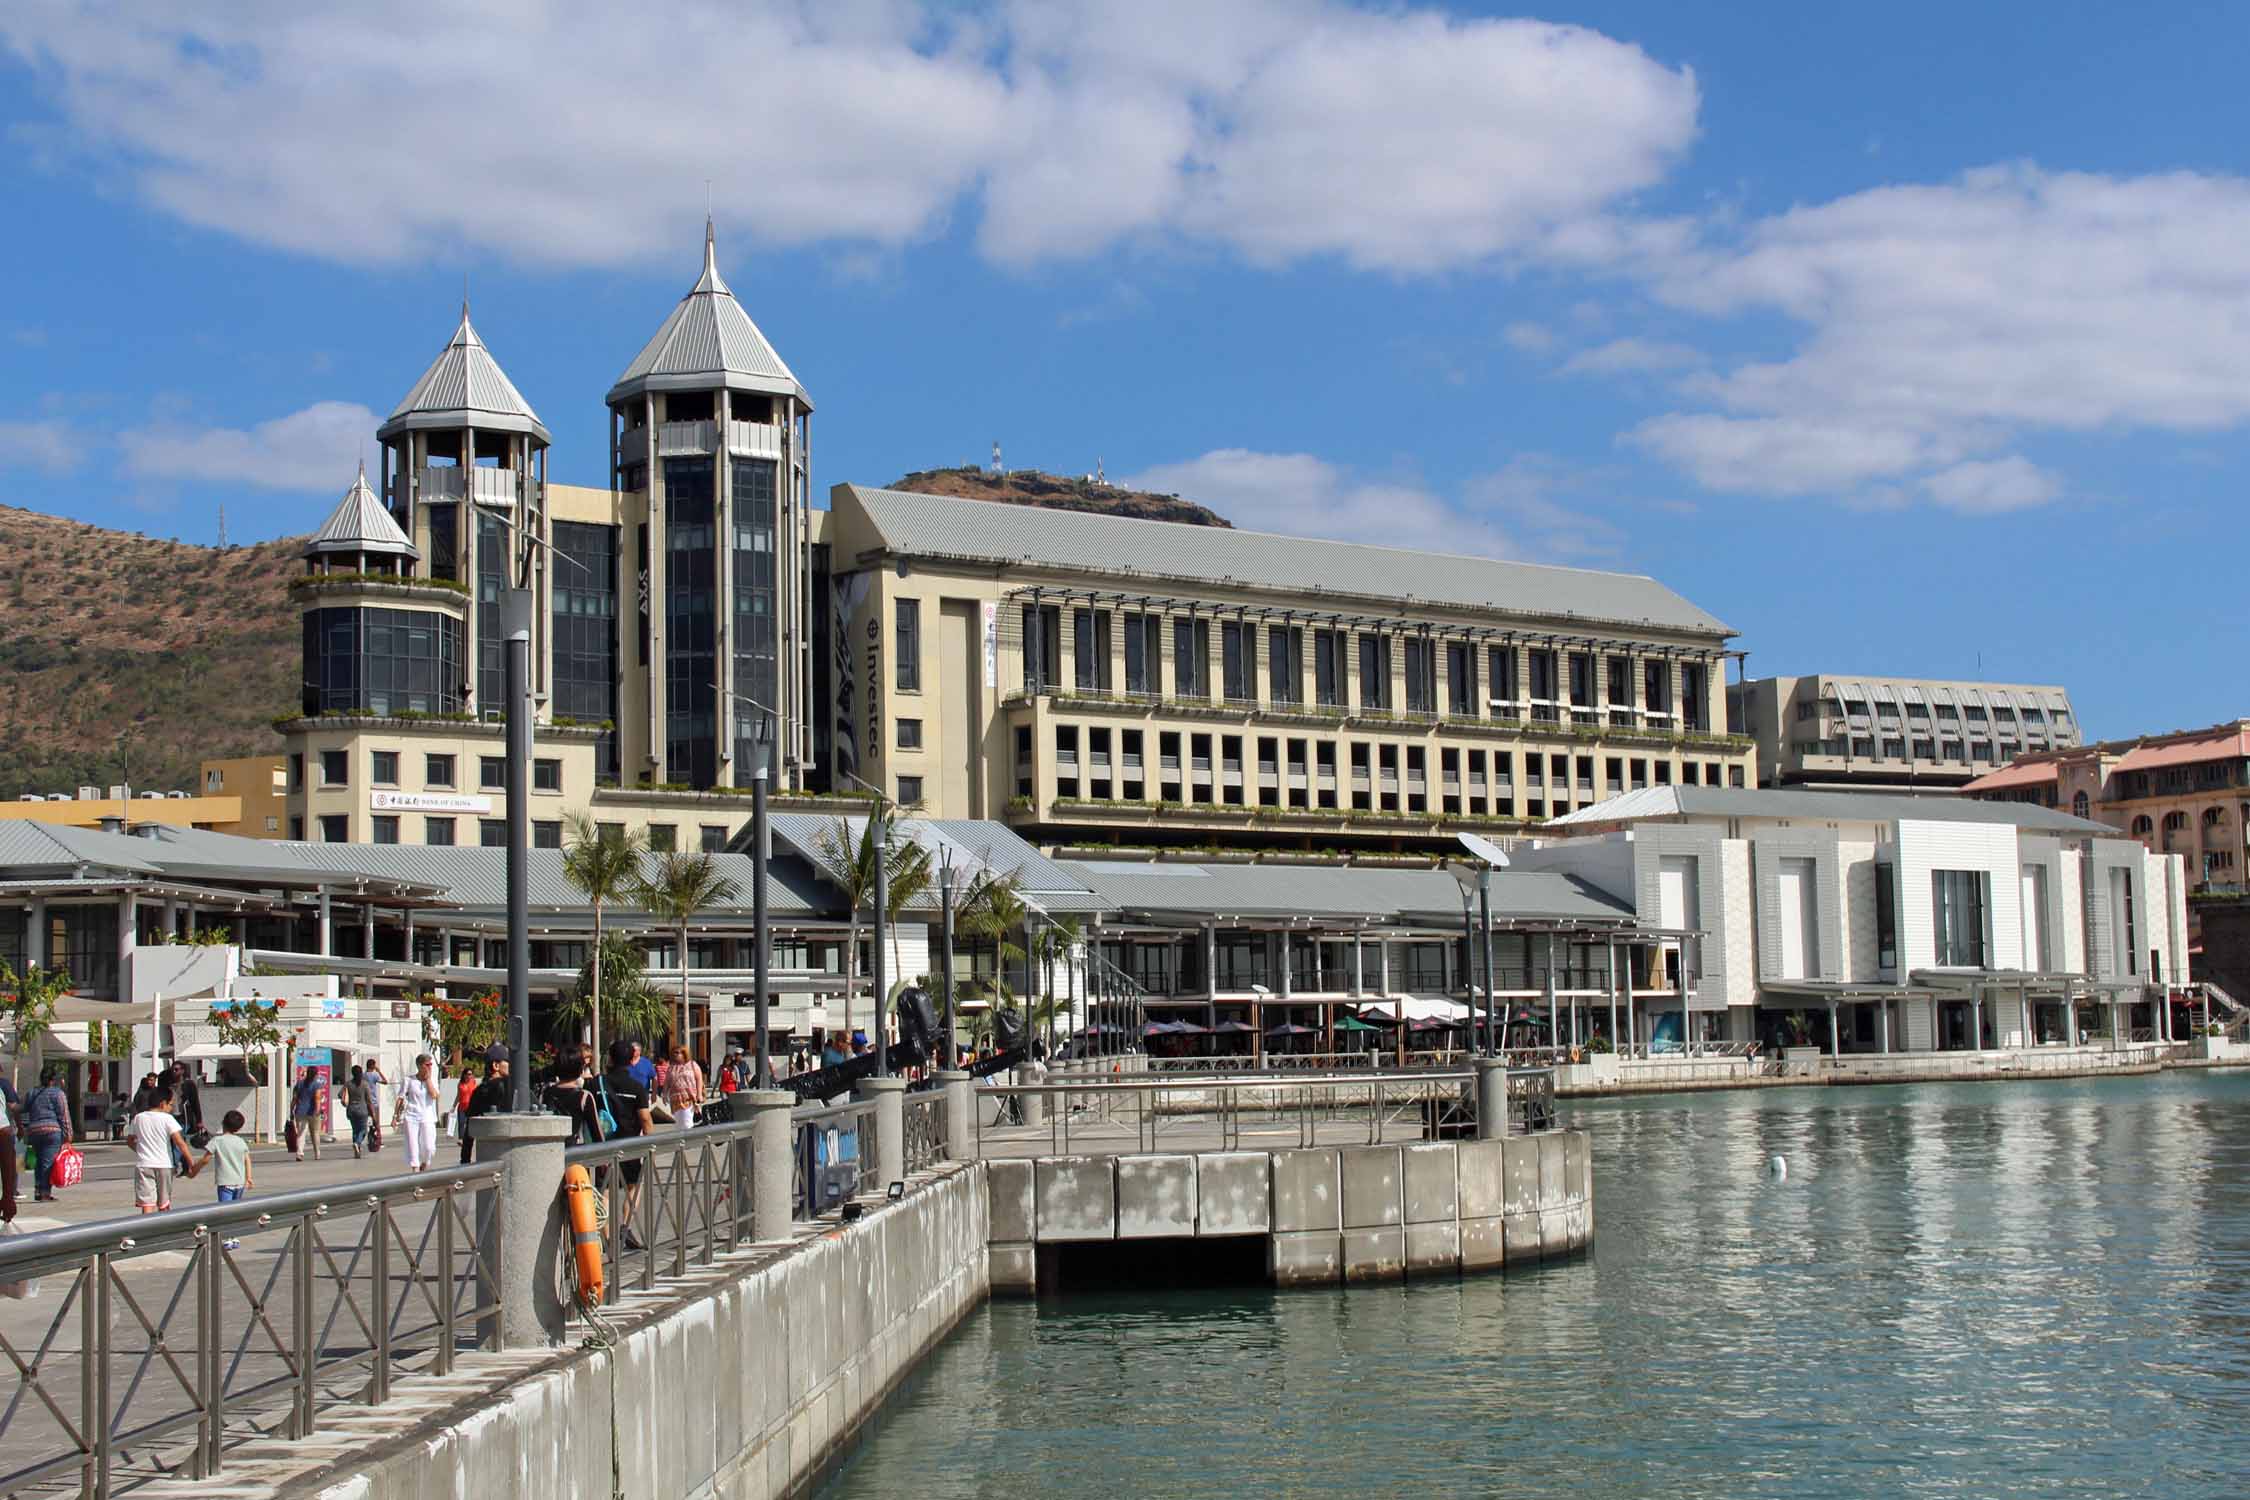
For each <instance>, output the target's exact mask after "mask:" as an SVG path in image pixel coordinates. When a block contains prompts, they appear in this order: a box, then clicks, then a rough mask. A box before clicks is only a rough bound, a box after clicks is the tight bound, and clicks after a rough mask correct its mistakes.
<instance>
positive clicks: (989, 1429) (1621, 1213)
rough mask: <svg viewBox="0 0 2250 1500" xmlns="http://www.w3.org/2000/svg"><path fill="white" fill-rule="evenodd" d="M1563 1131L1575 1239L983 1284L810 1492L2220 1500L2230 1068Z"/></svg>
mask: <svg viewBox="0 0 2250 1500" xmlns="http://www.w3.org/2000/svg"><path fill="white" fill-rule="evenodd" d="M1567 1116H1568V1122H1569V1123H1571V1124H1574V1125H1577V1126H1581V1127H1583V1128H1585V1129H1586V1130H1588V1131H1589V1132H1590V1133H1591V1135H1592V1138H1593V1141H1594V1148H1595V1192H1596V1200H1597V1212H1596V1247H1595V1250H1594V1253H1593V1254H1592V1255H1591V1256H1589V1257H1587V1258H1584V1259H1581V1260H1579V1261H1575V1262H1570V1263H1565V1264H1561V1265H1556V1266H1549V1267H1543V1268H1541V1269H1539V1270H1537V1271H1534V1272H1529V1273H1516V1274H1511V1275H1508V1276H1506V1277H1485V1278H1473V1279H1467V1280H1459V1281H1453V1280H1448V1281H1442V1282H1432V1283H1425V1284H1415V1285H1409V1286H1394V1287H1382V1288H1355V1289H1351V1290H1336V1291H1327V1290H1323V1291H1292V1292H1274V1291H1270V1290H1266V1289H1263V1288H1258V1287H1236V1288H1204V1289H1192V1290H1190V1289H1134V1290H1130V1291H1119V1292H1113V1293H1106V1294H1101V1295H1087V1296H1075V1297H1071V1298H1068V1299H1066V1300H1061V1301H1056V1302H1050V1303H1046V1304H1043V1305H1037V1306H1035V1305H1032V1304H1028V1303H996V1304H994V1305H992V1306H991V1307H990V1308H988V1309H987V1310H985V1311H982V1312H979V1313H977V1314H975V1315H974V1316H972V1317H971V1318H970V1319H969V1320H968V1322H966V1323H965V1324H964V1325H963V1327H962V1329H961V1331H960V1332H959V1333H957V1334H956V1335H955V1336H954V1337H953V1338H952V1339H951V1340H950V1341H949V1342H948V1343H947V1344H946V1345H945V1346H944V1347H943V1348H942V1349H941V1350H940V1351H939V1352H938V1353H937V1355H936V1356H935V1357H933V1358H932V1359H931V1360H929V1361H928V1362H926V1363H925V1365H924V1366H923V1367H922V1369H921V1370H920V1372H919V1373H918V1374H917V1375H916V1376H915V1377H914V1379H913V1381H912V1383H911V1384H910V1385H909V1386H908V1387H907V1388H905V1389H904V1390H903V1391H902V1392H901V1393H900V1394H899V1396H898V1397H897V1399H895V1400H894V1401H893V1402H892V1404H891V1405H890V1406H889V1407H888V1408H887V1409H886V1410H885V1412H884V1413H883V1414H882V1416H881V1417H880V1418H879V1419H878V1421H877V1425H876V1427H875V1429H874V1431H873V1432H872V1434H871V1435H870V1436H869V1438H868V1440H867V1441H866V1443H865V1444H864V1445H863V1446H862V1447H861V1448H860V1449H859V1450H858V1451H857V1452H856V1453H855V1454H854V1455H853V1456H852V1458H851V1460H850V1461H849V1463H848V1464H847V1466H846V1467H845V1468H844V1469H843V1470H842V1471H841V1472H840V1473H839V1474H838V1475H837V1476H836V1477H835V1478H834V1479H833V1480H832V1481H831V1482H830V1484H829V1485H828V1486H827V1488H826V1489H825V1490H824V1491H823V1495H824V1496H825V1497H827V1500H845V1497H861V1496H866V1497H874V1496H882V1497H886V1500H887V1497H895V1496H898V1495H913V1496H915V1497H916V1500H942V1497H951V1496H964V1497H965V1496H999V1495H1039V1496H1043V1497H1075V1496H1099V1497H1103V1500H1121V1497H1128V1496H1139V1495H1167V1496H1177V1495H1207V1496H1267V1495H1417V1496H1429V1497H1435V1496H1439V1495H1496V1496H1527V1497H1539V1500H1555V1497H1559V1496H1566V1495H1608V1496H1667V1497H1677V1496H1713V1497H1719V1496H1725V1497H1743V1496H1819V1497H1822V1500H1858V1497H1863V1496H1864V1497H1876V1496H1897V1495H1945V1496H1986V1495H2154V1496H2164V1497H2172V1500H2188V1497H2201V1496H2213V1497H2218V1496H2225V1497H2230V1500H2234V1497H2240V1496H2242V1495H2245V1494H2250V1073H2223V1074H2222V1073H2202V1074H2194V1073H2169V1074H2165V1075H2163V1076H2161V1077H2140V1078H2123V1079H2110V1080H2101V1081H2071V1082H2056V1083H2025V1084H1990V1083H1987V1084H1951V1085H1928V1086H1912V1087H1891V1088H1805V1089H1776V1090H1762V1091H1756V1092H1744V1093H1725V1094H1697V1095H1681V1096H1672V1097H1658V1098H1644V1099H1639V1100H1632V1101H1585V1102H1579V1103H1575V1104H1572V1105H1570V1106H1569V1107H1568V1108H1567ZM1776 1156H1779V1157H1781V1158H1783V1159H1784V1160H1785V1161H1786V1162H1787V1164H1788V1169H1787V1173H1786V1176H1777V1175H1776V1174H1775V1173H1773V1172H1772V1170H1771V1169H1770V1162H1771V1159H1772V1158H1773V1157H1776Z"/></svg>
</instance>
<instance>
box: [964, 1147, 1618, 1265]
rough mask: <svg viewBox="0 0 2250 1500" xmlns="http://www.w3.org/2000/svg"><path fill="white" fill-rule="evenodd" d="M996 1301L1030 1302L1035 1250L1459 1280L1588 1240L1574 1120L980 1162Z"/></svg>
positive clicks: (1589, 1215)
mask: <svg viewBox="0 0 2250 1500" xmlns="http://www.w3.org/2000/svg"><path fill="white" fill-rule="evenodd" d="M984 1165H985V1172H986V1177H985V1182H986V1187H987V1191H988V1194H989V1197H990V1208H989V1211H988V1220H987V1222H988V1224H989V1226H990V1232H991V1236H992V1238H991V1243H990V1245H989V1247H988V1255H989V1258H990V1263H991V1272H990V1274H991V1284H992V1291H993V1293H994V1295H996V1296H999V1295H1014V1296H1031V1295H1034V1294H1035V1293H1036V1292H1037V1291H1038V1290H1039V1286H1040V1269H1041V1261H1042V1256H1043V1251H1044V1253H1045V1255H1046V1256H1047V1257H1049V1259H1050V1264H1051V1263H1052V1261H1051V1257H1052V1256H1053V1253H1054V1251H1055V1248H1056V1247H1067V1246H1070V1245H1074V1244H1084V1243H1087V1242H1104V1241H1134V1240H1140V1241H1154V1240H1172V1241H1178V1240H1213V1239H1224V1238H1236V1237H1241V1236H1252V1235H1254V1236H1260V1237H1262V1238H1264V1240H1265V1241H1266V1270H1267V1274H1268V1277H1269V1278H1270V1279H1271V1280H1272V1281H1273V1283H1274V1284H1275V1285H1277V1286H1310V1285H1321V1284H1328V1283H1335V1282H1356V1281H1389V1280H1398V1279H1400V1278H1402V1277H1411V1276H1456V1275H1459V1274H1461V1273H1463V1272H1468V1271H1493V1270H1501V1269H1504V1268H1509V1267H1523V1266H1528V1265H1533V1264H1537V1263H1538V1262H1540V1261H1543V1260H1553V1259H1560V1258H1562V1257H1565V1256H1569V1255H1574V1254H1577V1253H1579V1252H1581V1251H1583V1250H1585V1249H1586V1248H1587V1247H1588V1246H1589V1245H1591V1244H1592V1243H1593V1238H1594V1184H1593V1165H1592V1153H1591V1152H1590V1151H1589V1150H1588V1147H1587V1141H1586V1136H1585V1134H1584V1133H1583V1132H1580V1131H1575V1130H1558V1131H1550V1132H1547V1133H1545V1134H1543V1135H1534V1136H1510V1137H1506V1138H1503V1139H1499V1140H1488V1141H1416V1142H1411V1143H1407V1144H1403V1145H1383V1146H1316V1147H1310V1148H1304V1149H1298V1150H1287V1151H1271V1152H1268V1151H1198V1152H1160V1153H1146V1154H1132V1155H1122V1156H1048V1157H1035V1158H1024V1159H1017V1160H991V1161H987V1162H986V1163H985V1164H984Z"/></svg>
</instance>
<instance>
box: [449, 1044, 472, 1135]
mask: <svg viewBox="0 0 2250 1500" xmlns="http://www.w3.org/2000/svg"><path fill="white" fill-rule="evenodd" d="M476 1091H477V1069H476V1064H475V1063H472V1062H468V1061H466V1060H464V1061H463V1062H462V1064H461V1077H460V1079H459V1081H458V1082H456V1083H455V1084H454V1086H453V1135H454V1138H455V1139H456V1140H458V1139H459V1138H460V1137H461V1134H462V1130H461V1121H462V1120H463V1119H464V1118H465V1117H466V1116H467V1115H468V1113H469V1100H470V1099H472V1098H474V1097H475V1096H476Z"/></svg>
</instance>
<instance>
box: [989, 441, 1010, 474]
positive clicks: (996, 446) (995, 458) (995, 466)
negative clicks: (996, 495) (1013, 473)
mask: <svg viewBox="0 0 2250 1500" xmlns="http://www.w3.org/2000/svg"><path fill="white" fill-rule="evenodd" d="M992 472H993V473H995V474H1005V473H1007V472H1008V471H1007V470H1006V469H1003V468H1001V467H1000V440H999V439H998V438H994V439H993V440H992Z"/></svg>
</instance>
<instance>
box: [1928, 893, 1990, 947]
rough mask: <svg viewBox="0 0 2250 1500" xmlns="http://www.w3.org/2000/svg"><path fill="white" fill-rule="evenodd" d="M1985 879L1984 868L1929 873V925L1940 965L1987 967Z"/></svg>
mask: <svg viewBox="0 0 2250 1500" xmlns="http://www.w3.org/2000/svg"><path fill="white" fill-rule="evenodd" d="M1984 882H1985V873H1984V871H1982V870H1932V871H1931V872H1930V883H1931V904H1930V925H1931V928H1932V930H1933V936H1934V937H1935V939H1936V943H1937V962H1938V963H1939V964H1940V965H1942V966H1944V967H1947V968H1961V969H1981V968H1983V967H1984V906H1985V899H1984V896H1985V893H1984Z"/></svg>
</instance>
